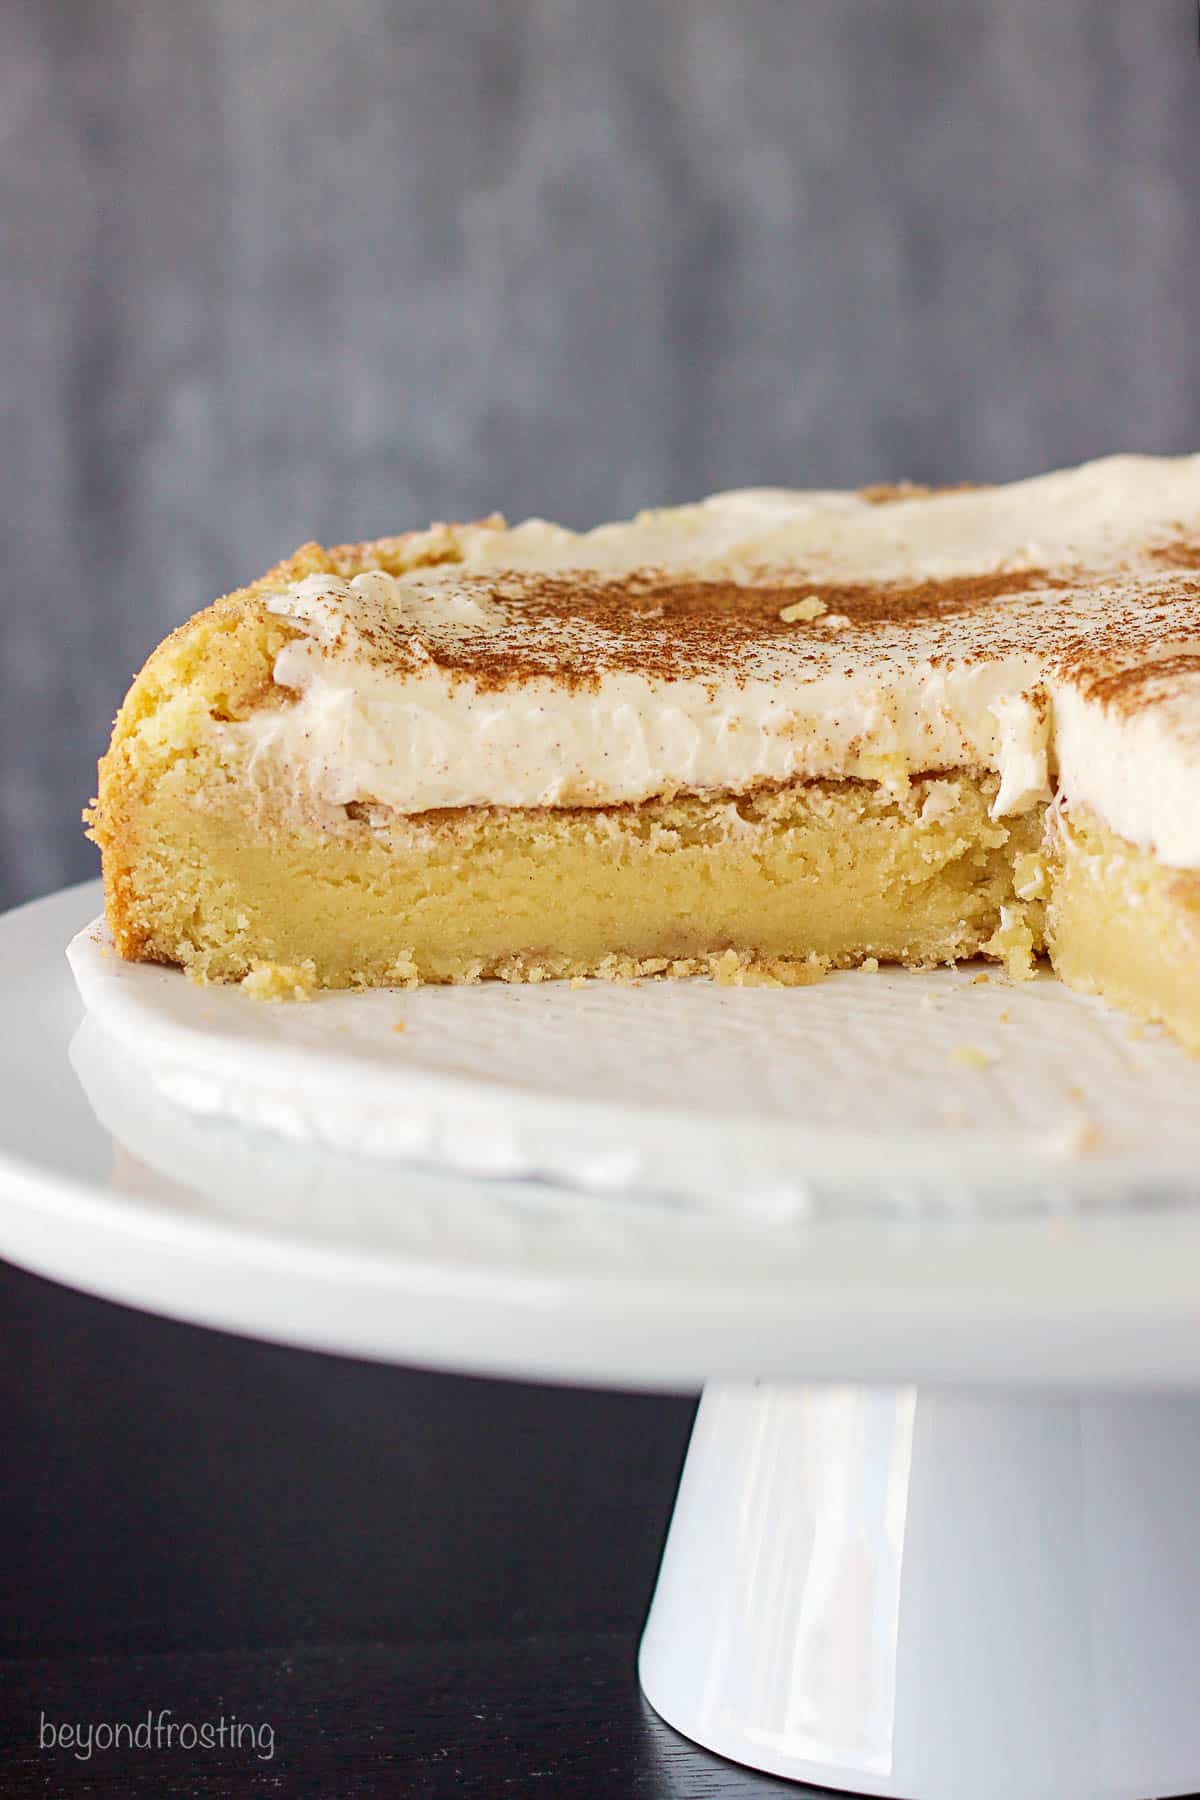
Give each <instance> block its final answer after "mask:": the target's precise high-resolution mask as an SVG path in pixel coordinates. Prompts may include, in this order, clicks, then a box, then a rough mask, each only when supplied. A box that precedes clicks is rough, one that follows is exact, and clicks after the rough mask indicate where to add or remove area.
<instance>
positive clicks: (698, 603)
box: [357, 568, 1071, 693]
mask: <svg viewBox="0 0 1200 1800" xmlns="http://www.w3.org/2000/svg"><path fill="white" fill-rule="evenodd" d="M1070 585H1071V584H1070V578H1069V576H1067V575H1065V574H1050V573H1048V572H1047V571H1046V570H1044V569H1015V570H1011V571H1000V572H997V573H989V574H982V575H956V576H951V577H947V578H944V579H941V580H922V581H912V582H830V581H826V580H824V579H823V578H821V577H819V576H816V575H811V574H806V575H799V574H797V575H792V574H790V573H789V575H788V578H787V580H786V581H781V580H780V579H779V578H778V576H777V575H776V576H771V575H767V574H764V575H763V576H762V578H761V579H760V580H759V581H758V582H756V583H755V584H754V585H749V584H748V583H739V582H731V581H722V580H717V579H710V578H697V577H693V576H688V575H678V576H674V575H669V574H666V573H664V572H661V571H656V570H639V571H635V572H632V573H629V574H625V575H623V576H621V577H620V578H619V579H618V578H604V577H602V576H598V575H595V574H592V573H589V572H586V571H582V570H572V571H571V572H570V573H569V574H568V573H563V574H557V573H546V572H542V571H524V570H521V571H515V572H514V571H511V570H505V571H504V572H503V574H501V575H493V574H490V573H487V574H485V573H482V572H479V571H475V570H471V569H467V568H456V569H455V571H454V586H455V589H456V592H458V593H459V594H462V595H465V596H467V597H468V598H477V599H478V600H479V601H481V602H484V603H486V605H487V608H488V617H487V623H486V626H483V627H481V628H479V629H478V630H472V629H471V628H470V627H464V628H461V629H459V630H457V631H455V632H454V633H453V634H450V633H445V632H440V633H439V634H438V636H437V640H436V642H434V641H433V640H432V638H431V637H427V636H426V634H424V633H422V632H421V631H420V625H419V610H418V614H417V618H415V619H414V617H413V615H412V613H411V612H410V613H408V614H407V615H406V616H404V617H399V616H386V615H383V614H382V613H376V614H374V615H373V616H372V617H370V618H367V617H361V618H360V619H359V621H358V625H357V631H358V636H359V639H360V641H361V644H362V646H363V651H364V653H365V654H366V656H367V657H368V658H369V660H371V661H373V662H376V663H379V664H387V665H389V666H396V665H400V666H405V665H409V664H411V663H412V661H413V643H414V636H417V637H418V638H419V641H420V645H421V648H422V651H423V652H424V656H426V657H428V659H429V660H431V661H433V662H436V664H437V666H438V667H439V668H440V669H441V670H443V671H444V672H446V673H448V674H451V675H461V676H469V677H470V678H471V680H472V681H473V682H474V683H475V685H476V686H477V687H478V689H479V690H480V692H484V693H486V692H489V691H493V690H496V689H500V688H505V687H511V686H514V685H517V684H520V683H522V682H525V681H528V680H530V679H531V678H534V677H537V676H548V677H553V679H554V680H555V681H556V682H557V683H559V684H560V685H563V686H565V687H567V688H570V689H581V688H594V687H595V686H596V685H597V684H598V683H599V681H600V679H601V677H602V676H604V675H609V674H613V673H634V674H643V675H649V676H654V677H658V678H662V679H674V680H686V679H689V678H691V679H696V678H700V679H703V678H707V677H710V676H711V675H712V674H713V672H714V671H715V670H719V671H720V673H721V674H722V676H724V677H726V678H728V677H730V676H732V677H734V678H736V677H737V676H738V675H739V674H743V673H748V672H749V671H750V669H751V667H752V666H753V664H754V662H755V660H756V659H757V658H758V657H760V656H761V654H762V653H763V651H764V650H767V649H769V648H770V646H771V645H772V644H773V643H782V644H786V645H788V646H794V644H795V642H796V627H795V624H794V623H793V622H792V621H790V620H788V619H787V618H785V617H784V616H783V615H784V614H786V613H788V612H789V611H790V610H791V609H792V608H793V606H794V605H796V604H797V603H800V602H803V601H805V600H807V599H810V598H811V597H812V596H814V595H818V596H819V598H820V600H821V602H822V604H823V606H824V608H825V612H824V613H822V614H821V615H820V616H818V617H816V618H813V619H811V620H810V621H808V622H807V623H806V625H805V646H806V649H807V650H808V652H809V654H810V656H811V657H812V659H813V663H814V667H815V668H818V669H819V668H820V666H821V662H822V657H821V648H822V643H823V642H824V641H828V642H829V645H830V647H831V648H832V647H833V645H834V643H835V641H838V642H840V643H845V641H846V639H847V637H848V636H849V635H852V634H853V633H855V632H857V633H858V634H859V635H860V636H861V637H862V638H863V639H864V640H866V641H865V642H864V644H863V646H862V647H863V648H864V649H867V648H869V642H870V638H871V636H872V635H873V634H878V633H879V632H881V631H883V630H885V629H887V628H903V627H907V626H913V625H926V626H936V625H938V624H939V623H940V622H941V621H949V620H958V619H961V618H963V617H964V616H966V615H969V614H971V613H978V612H981V611H983V610H984V609H990V608H991V607H992V606H993V604H994V602H996V601H997V600H999V599H1002V598H1005V597H1008V596H1012V595H1019V594H1028V593H1033V592H1038V593H1041V594H1045V595H1047V596H1052V595H1053V594H1054V593H1055V592H1056V591H1060V590H1066V589H1068V588H1069V587H1070ZM417 597H418V607H419V588H418V589H417ZM506 627H507V629H506ZM826 634H828V636H827V639H826ZM851 648H852V649H853V644H851ZM417 660H421V658H420V657H418V659H417ZM934 660H936V647H935V657H934Z"/></svg>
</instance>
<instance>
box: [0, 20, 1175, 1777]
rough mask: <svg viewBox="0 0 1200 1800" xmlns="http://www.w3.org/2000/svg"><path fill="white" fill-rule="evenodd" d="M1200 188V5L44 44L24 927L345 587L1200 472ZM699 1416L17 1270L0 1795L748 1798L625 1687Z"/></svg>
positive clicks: (2, 745)
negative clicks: (158, 678) (143, 1713)
mask: <svg viewBox="0 0 1200 1800" xmlns="http://www.w3.org/2000/svg"><path fill="white" fill-rule="evenodd" d="M1198 169H1200V61H1198V58H1197V52H1196V18H1195V7H1194V5H1193V3H1192V0H1136V4H1135V3H1124V4H1123V3H1121V0H1053V4H1049V5H1048V4H1046V0H1002V3H998V0H430V3H428V4H415V3H413V0H338V3H337V4H333V5H331V4H326V3H323V0H321V3H318V0H188V4H186V5H184V4H182V3H181V4H178V5H176V4H171V3H170V0H162V3H157V0H108V3H104V0H5V3H4V4H3V5H2V6H0V230H2V231H3V255H2V259H0V341H2V343H3V351H4V359H3V365H4V379H3V383H2V386H0V405H2V407H3V427H4V429H3V455H2V456H0V531H2V532H3V568H4V587H3V599H2V602H0V605H2V613H0V624H2V639H0V641H2V663H0V905H5V904H10V903H12V902H15V901H17V900H20V899H23V898H25V897H27V896H30V895H34V894H37V893H41V892H45V891H48V890H49V889H51V888H53V887H55V886H57V885H59V884H61V883H63V882H64V881H67V880H71V879H76V878H79V877H81V876H84V875H87V874H90V873H92V872H93V871H94V867H95V863H94V857H93V854H92V852H91V850H90V849H89V847H88V846H87V845H86V844H85V843H84V842H83V840H82V837H81V833H80V828H79V825H78V812H79V808H80V806H81V804H82V803H83V802H84V801H85V800H86V799H88V798H89V797H90V795H91V793H92V791H93V789H92V767H93V764H94V759H95V756H96V754H97V752H98V750H99V749H100V748H101V746H102V743H103V740H104V738H105V736H106V732H107V728H108V724H109V721H110V719H111V716H112V714H113V711H114V710H115V707H116V705H117V703H118V702H119V700H120V697H121V695H122V693H123V691H124V688H125V686H126V684H127V681H128V679H129V676H130V674H131V672H132V671H133V669H134V668H135V667H136V665H137V664H138V663H139V662H140V661H141V659H142V658H143V656H144V655H145V654H146V652H147V651H148V650H149V649H150V648H151V646H152V645H153V643H154V642H155V641H157V639H158V638H159V637H160V636H161V635H162V634H163V633H164V631H165V630H166V629H167V628H168V627H170V626H171V625H173V624H175V623H177V622H178V621H179V620H180V619H181V618H182V617H183V616H185V615H186V614H187V613H188V612H190V611H192V610H194V609H195V608H197V607H198V606H201V605H203V604H205V603H206V602H207V601H208V600H209V599H211V598H212V597H213V596H214V595H215V594H217V593H218V592H220V591H223V590H224V589H227V588H229V587H231V586H233V585H235V584H236V583H237V582H239V581H240V580H242V579H244V578H247V577H249V576H252V575H253V574H255V573H257V572H259V571H260V570H261V569H263V568H264V567H265V566H266V565H267V564H269V563H270V562H272V561H274V560H276V559H277V558H279V557H280V556H281V555H283V554H285V553H286V552H288V551H289V550H290V549H292V548H293V547H294V546H295V545H296V544H298V543H299V542H301V541H303V540H304V539H306V538H310V537H319V538H323V539H325V540H326V541H337V540H341V539H347V538H357V537H361V536H369V535H370V536H373V535H377V534H380V533H383V532H390V531H395V530H399V529H403V528H405V527H407V526H410V525H418V524H421V523H424V522H426V521H427V520H428V519H430V518H436V517H456V516H457V517H461V516H473V515H477V514H479V513H482V512H486V511H490V510H491V509H492V508H493V507H497V506H498V507H500V508H502V509H504V510H505V511H506V512H508V513H509V515H510V516H513V517H519V516H521V515H524V514H526V513H530V512H539V513H545V514H548V515H550V516H556V517H560V518H563V519H564V520H566V521H567V522H568V523H571V524H575V525H586V524H589V523H592V522H595V521H596V520H598V519H600V518H602V517H604V516H606V515H613V514H618V513H622V512H627V511H630V510H633V509H635V508H637V507H639V506H641V505H645V504H652V503H661V502H669V501H678V500H684V499H688V498H693V497H695V496H697V495H699V494H702V493H705V492H708V491H711V490H714V489H717V488H721V487H726V486H737V485H745V484H754V483H762V482H767V483H797V484H817V485H833V484H843V483H844V484H855V483H861V482H866V481H871V480H877V479H883V478H887V477H890V476H897V475H908V476H911V477H913V478H915V479H924V480H931V481H938V480H948V481H956V480H962V479H968V478H971V479H978V480H986V479H994V478H1003V477H1009V476H1015V475H1019V474H1023V473H1030V472H1033V471H1035V470H1037V469H1040V468H1044V467H1048V466H1053V465H1056V464H1061V463H1065V462H1071V461H1075V460H1079V459H1082V458H1085V457H1088V456H1092V455H1097V454H1102V453H1105V452H1107V451H1110V450H1113V449H1117V448H1122V449H1132V450H1151V451H1184V450H1194V449H1196V448H1198V447H1200V385H1198V383H1200V342H1198V338H1197V332H1196V329H1195V327H1196V312H1197V300H1196V296H1197V294H1198V293H1200V235H1198V233H1197V221H1196V216H1195V214H1196V204H1197V201H1196V191H1197V170H1198ZM690 1417H691V1402H690V1401H688V1400H684V1399H681V1400H678V1401H676V1400H670V1399H661V1398H660V1399H652V1398H645V1397H637V1396H621V1395H603V1394H590V1395H588V1394H580V1393H571V1392H569V1391H553V1390H548V1389H535V1388H524V1387H520V1386H518V1385H515V1384H505V1383H488V1382H472V1381H461V1380H455V1379H452V1378H450V1377H445V1376H438V1375H432V1374H420V1373H415V1372H405V1371H397V1370H387V1369H381V1368H372V1367H369V1366H367V1365H362V1364H355V1363H353V1362H349V1361H341V1360H338V1359H335V1358H325V1357H316V1356H305V1355H301V1354H299V1353H296V1352H290V1351H284V1350H276V1349H272V1348H270V1347H268V1346H261V1345H253V1344H248V1343H241V1342H238V1341H237V1340H234V1339H230V1338H224V1337H221V1336H219V1335H217V1334H213V1333H205V1332H201V1331H197V1330H191V1329H188V1328H186V1327H182V1326H177V1325H171V1324H167V1323H165V1322H162V1321H157V1320H151V1319H148V1318H145V1317H142V1316H141V1315H138V1314H134V1313H129V1312H124V1311H122V1310H121V1309H118V1308H114V1307H109V1306H106V1305H104V1304H102V1303H100V1302H97V1301H92V1300H88V1299H85V1298H83V1297H82V1296H79V1295H73V1294H70V1293H67V1292H66V1291H65V1290H62V1289H57V1288H54V1287H52V1286H50V1285H48V1284H45V1283H42V1282H39V1281H36V1280H34V1279H33V1278H32V1277H28V1276H24V1275H20V1274H18V1273H16V1272H15V1271H9V1270H0V1771H2V1773H0V1791H2V1792H3V1793H4V1795H5V1796H6V1800H7V1796H9V1795H18V1794H20V1795H24V1794H30V1795H32V1794H34V1793H39V1794H40V1793H43V1792H46V1793H56V1794H57V1793H60V1792H69V1793H71V1794H76V1793H81V1794H82V1793H90V1792H96V1793H110V1792H111V1793H116V1794H120V1795H121V1796H122V1797H123V1800H133V1796H135V1795H137V1796H140V1795H142V1794H145V1795H147V1796H151V1795H153V1796H154V1797H155V1800H158V1797H159V1796H160V1795H162V1794H164V1793H166V1792H168V1791H170V1792H181V1793H182V1792H186V1793H187V1794H189V1795H201V1794H208V1793H213V1794H226V1793H234V1792H240V1791H243V1790H242V1788H241V1787H240V1786H239V1785H238V1782H237V1781H235V1779H234V1773H233V1772H231V1770H230V1768H229V1767H227V1766H226V1767H223V1768H222V1769H221V1771H220V1772H217V1773H211V1774H205V1773H204V1771H203V1770H200V1769H199V1768H198V1767H197V1766H196V1765H195V1763H194V1759H193V1761H192V1763H191V1764H189V1763H188V1762H187V1759H184V1761H183V1762H176V1763H174V1764H172V1763H170V1762H167V1763H161V1762H158V1761H155V1760H154V1759H149V1760H147V1759H146V1758H145V1757H142V1758H139V1759H137V1761H136V1762H135V1763H133V1764H127V1765H126V1767H125V1768H124V1770H123V1771H122V1772H113V1767H112V1765H111V1764H110V1765H109V1775H108V1777H107V1784H106V1779H105V1777H104V1772H103V1770H102V1769H101V1768H100V1767H99V1766H98V1765H94V1766H93V1767H92V1768H91V1769H90V1770H82V1769H81V1768H80V1767H79V1766H78V1765H74V1764H71V1763H70V1762H68V1761H63V1760H61V1759H60V1760H59V1761H58V1762H55V1761H54V1760H53V1759H50V1760H47V1758H46V1757H45V1756H43V1755H41V1754H39V1753H37V1751H36V1748H35V1746H34V1743H33V1740H32V1731H33V1729H34V1727H35V1725H36V1718H37V1710H38V1708H39V1707H44V1708H45V1709H46V1710H47V1711H48V1712H50V1713H56V1714H57V1716H59V1717H60V1718H64V1719H68V1718H71V1717H75V1716H84V1717H86V1716H89V1715H90V1716H92V1717H129V1716H137V1714H138V1712H139V1710H140V1709H143V1708H144V1707H146V1706H148V1705H151V1704H153V1705H155V1706H163V1705H174V1706H175V1709H176V1711H177V1713H178V1715H179V1716H181V1717H186V1716H189V1715H191V1716H205V1714H206V1713H207V1714H208V1715H209V1716H213V1715H215V1714H216V1713H217V1712H218V1711H220V1710H221V1708H222V1707H224V1708H225V1709H226V1710H240V1712H241V1713H242V1714H243V1716H246V1717H261V1716H264V1715H266V1714H268V1713H269V1714H270V1716H272V1717H273V1718H274V1719H275V1721H276V1723H277V1726H278V1730H279V1734H280V1760H279V1761H278V1762H277V1763H276V1764H275V1765H274V1767H273V1768H272V1769H271V1770H270V1771H261V1770H260V1771H258V1772H257V1773H258V1774H259V1775H261V1776H263V1777H264V1779H266V1778H268V1777H269V1780H270V1781H271V1782H273V1783H274V1785H273V1786H270V1787H269V1788H267V1787H264V1789H263V1791H271V1792H279V1793H284V1794H289V1793H293V1792H294V1793H302V1794H303V1793H310V1792H311V1793H317V1794H323V1795H338V1796H341V1795H349V1794H358V1793H363V1794H367V1795H371V1796H373V1797H374V1796H378V1795H383V1794H391V1793H398V1794H404V1795H405V1796H414V1795H424V1794H430V1795H441V1794H443V1793H451V1792H453V1793H456V1794H457V1793H460V1792H461V1793H468V1792H469V1793H476V1792H477V1793H480V1794H482V1795H487V1796H488V1797H489V1800H491V1797H492V1796H494V1795H496V1794H499V1793H502V1792H505V1791H516V1792H521V1793H526V1792H531V1791H535V1790H536V1791H545V1792H546V1793H548V1794H554V1795H555V1796H558V1795H566V1794H574V1793H579V1794H580V1795H586V1796H588V1800H592V1797H593V1796H599V1797H601V1800H602V1797H603V1796H604V1795H606V1794H608V1793H612V1794H625V1793H635V1792H636V1793H639V1794H654V1795H659V1794H681V1795H686V1796H688V1797H689V1800H695V1797H696V1796H699V1795H700V1794H717V1793H721V1794H726V1793H729V1794H732V1793H735V1792H736V1793H739V1794H740V1793H742V1792H743V1791H749V1787H750V1786H751V1785H753V1786H754V1791H756V1792H757V1791H759V1786H760V1785H761V1784H751V1783H750V1780H749V1778H742V1777H739V1776H737V1775H736V1774H735V1773H734V1772H732V1771H729V1770H727V1769H726V1770H724V1771H722V1769H721V1766H720V1765H718V1764H716V1763H715V1762H713V1760H712V1759H706V1758H703V1757H700V1756H699V1755H698V1754H694V1753H691V1752H689V1751H687V1750H686V1748H685V1747H683V1746H681V1744H680V1743H679V1741H678V1740H675V1739H674V1738H673V1737H672V1735H671V1734H670V1733H668V1732H666V1731H665V1729H664V1728H662V1727H661V1726H659V1725H658V1724H657V1722H656V1721H655V1720H654V1719H653V1716H652V1715H650V1714H649V1712H648V1709H646V1708H645V1707H644V1706H643V1705H642V1703H641V1702H640V1701H639V1699H638V1697H637V1693H636V1689H635V1687H634V1685H633V1675H632V1668H633V1653H634V1645H635V1642H636V1635H637V1630H638V1626H639V1624H640V1621H641V1618H642V1615H643V1612H644V1608H645V1604H646V1601H647V1599H648V1595H649V1589H650V1584H651V1581H652V1578H653V1570H654V1567H655V1563H656V1559H657V1554H658V1549H659V1546H660V1542H661V1538H662V1534H663V1531H664V1529H665V1525H666V1521H667V1515H668V1512H669V1507H670V1502H671V1497H672V1493H673V1490H674V1483H675V1479H676V1476H677V1472H678V1467H679V1462H680V1458H681V1456H682V1454H683V1449H684V1445H685V1442H686V1437H687V1431H688V1427H689V1422H690ZM250 1773H253V1771H250V1772H248V1771H247V1770H246V1768H245V1767H242V1768H241V1770H240V1772H238V1780H243V1779H245V1780H248V1779H249V1774H250ZM92 1782H95V1783H98V1785H95V1786H90V1785H89V1783H92ZM206 1782H211V1783H212V1784H213V1785H205V1783H206ZM514 1784H515V1785H514ZM767 1785H769V1784H767Z"/></svg>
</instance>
